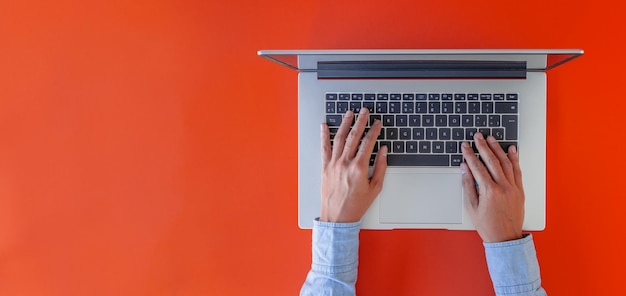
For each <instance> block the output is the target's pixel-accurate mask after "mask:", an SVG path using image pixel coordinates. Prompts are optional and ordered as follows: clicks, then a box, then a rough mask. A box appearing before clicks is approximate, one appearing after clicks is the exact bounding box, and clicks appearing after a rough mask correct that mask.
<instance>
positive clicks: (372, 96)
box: [365, 94, 376, 101]
mask: <svg viewBox="0 0 626 296" xmlns="http://www.w3.org/2000/svg"><path fill="white" fill-rule="evenodd" d="M365 100H366V101H373V100H376V95H375V94H365Z"/></svg>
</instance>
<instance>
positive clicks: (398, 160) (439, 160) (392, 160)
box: [387, 154, 450, 166]
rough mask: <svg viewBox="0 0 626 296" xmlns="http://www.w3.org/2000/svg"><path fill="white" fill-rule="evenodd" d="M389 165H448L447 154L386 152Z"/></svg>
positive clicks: (448, 157) (448, 158)
mask: <svg viewBox="0 0 626 296" xmlns="http://www.w3.org/2000/svg"><path fill="white" fill-rule="evenodd" d="M387 165H389V166H450V156H449V155H404V154H387Z"/></svg>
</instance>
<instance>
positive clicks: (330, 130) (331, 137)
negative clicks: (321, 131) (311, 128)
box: [328, 128, 339, 140]
mask: <svg viewBox="0 0 626 296" xmlns="http://www.w3.org/2000/svg"><path fill="white" fill-rule="evenodd" d="M338 130H339V129H338V128H328V131H329V132H330V139H331V140H332V139H334V138H335V135H336V134H337V131H338Z"/></svg>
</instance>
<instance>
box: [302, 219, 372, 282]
mask: <svg viewBox="0 0 626 296" xmlns="http://www.w3.org/2000/svg"><path fill="white" fill-rule="evenodd" d="M360 229H361V222H360V221H359V222H354V223H334V222H321V221H319V218H316V219H315V221H313V263H312V266H311V267H312V269H313V270H314V271H316V272H319V273H322V274H327V275H332V274H340V273H346V272H353V271H355V270H356V269H357V267H358V260H359V258H358V254H359V231H360Z"/></svg>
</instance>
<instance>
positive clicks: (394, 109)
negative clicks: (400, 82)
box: [389, 102, 402, 113]
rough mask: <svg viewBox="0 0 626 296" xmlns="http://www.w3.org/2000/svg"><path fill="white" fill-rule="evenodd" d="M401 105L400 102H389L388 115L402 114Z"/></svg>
mask: <svg viewBox="0 0 626 296" xmlns="http://www.w3.org/2000/svg"><path fill="white" fill-rule="evenodd" d="M401 108H402V104H401V103H400V102H389V113H400V112H402V109H401Z"/></svg>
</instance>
